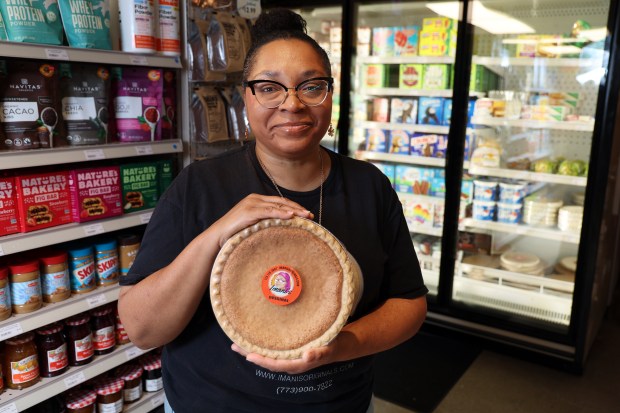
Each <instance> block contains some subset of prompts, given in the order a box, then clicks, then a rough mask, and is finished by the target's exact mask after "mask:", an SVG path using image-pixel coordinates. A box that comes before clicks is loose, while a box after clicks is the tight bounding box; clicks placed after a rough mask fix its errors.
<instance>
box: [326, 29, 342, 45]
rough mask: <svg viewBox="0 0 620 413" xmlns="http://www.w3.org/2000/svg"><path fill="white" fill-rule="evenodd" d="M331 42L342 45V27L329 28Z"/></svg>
mask: <svg viewBox="0 0 620 413" xmlns="http://www.w3.org/2000/svg"><path fill="white" fill-rule="evenodd" d="M329 42H330V43H342V27H339V26H331V27H330V28H329Z"/></svg>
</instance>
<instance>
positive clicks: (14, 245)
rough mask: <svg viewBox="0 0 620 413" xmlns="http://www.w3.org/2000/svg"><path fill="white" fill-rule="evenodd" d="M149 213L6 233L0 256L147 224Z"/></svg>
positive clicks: (0, 238) (0, 244)
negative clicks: (19, 232)
mask: <svg viewBox="0 0 620 413" xmlns="http://www.w3.org/2000/svg"><path fill="white" fill-rule="evenodd" d="M151 215H153V209H147V210H144V211H140V212H132V213H130V214H125V215H121V216H119V217H115V218H108V219H101V220H98V221H91V222H87V223H83V224H77V223H74V224H66V225H59V226H57V227H52V228H46V229H42V230H39V231H33V232H28V233H24V234H14V235H7V236H4V237H0V256H2V255H9V254H15V253H17V252H22V251H29V250H32V249H35V248H40V247H46V246H48V245H54V244H59V243H61V242H67V241H73V240H76V239H81V238H86V237H90V236H93V235H99V234H105V233H108V232H113V231H118V230H121V229H126V228H132V227H136V226H138V225H144V224H148V222H149V221H150V219H151Z"/></svg>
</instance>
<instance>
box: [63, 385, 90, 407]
mask: <svg viewBox="0 0 620 413" xmlns="http://www.w3.org/2000/svg"><path fill="white" fill-rule="evenodd" d="M95 400H97V393H95V392H94V391H93V390H88V389H82V390H76V391H73V392H71V393H69V395H68V396H67V408H68V409H71V410H76V409H81V408H84V407H88V406H90V405H91V404H93V403H95Z"/></svg>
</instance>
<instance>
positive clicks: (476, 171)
mask: <svg viewBox="0 0 620 413" xmlns="http://www.w3.org/2000/svg"><path fill="white" fill-rule="evenodd" d="M468 171H469V173H470V174H471V175H484V176H494V177H496V178H509V179H520V180H524V181H535V182H546V183H551V184H562V185H572V186H582V187H585V186H586V185H587V183H588V178H586V177H581V176H567V175H556V174H544V173H538V172H530V171H521V170H517V169H502V168H485V167H482V166H475V165H470V166H469V169H468Z"/></svg>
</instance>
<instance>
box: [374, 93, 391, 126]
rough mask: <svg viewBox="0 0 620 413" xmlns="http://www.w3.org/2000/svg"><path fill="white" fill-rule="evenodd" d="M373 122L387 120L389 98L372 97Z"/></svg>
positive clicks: (388, 117)
mask: <svg viewBox="0 0 620 413" xmlns="http://www.w3.org/2000/svg"><path fill="white" fill-rule="evenodd" d="M371 119H372V120H373V121H374V122H389V120H390V99H388V98H374V99H373V100H372V118H371Z"/></svg>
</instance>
